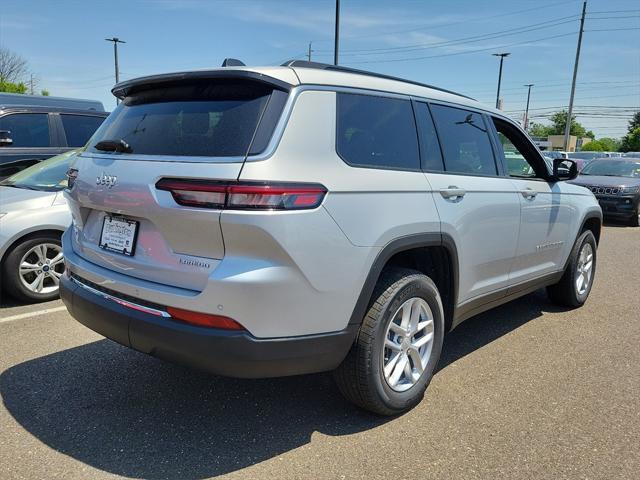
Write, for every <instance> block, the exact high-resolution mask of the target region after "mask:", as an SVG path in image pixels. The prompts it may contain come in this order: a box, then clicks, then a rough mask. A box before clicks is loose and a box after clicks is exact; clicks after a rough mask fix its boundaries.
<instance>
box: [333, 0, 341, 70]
mask: <svg viewBox="0 0 640 480" xmlns="http://www.w3.org/2000/svg"><path fill="white" fill-rule="evenodd" d="M339 46H340V0H336V33H335V43H334V45H333V64H334V65H338V50H339Z"/></svg>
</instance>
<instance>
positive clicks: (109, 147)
mask: <svg viewBox="0 0 640 480" xmlns="http://www.w3.org/2000/svg"><path fill="white" fill-rule="evenodd" d="M94 148H95V149H96V150H102V151H103V152H120V153H132V152H133V149H132V148H131V146H129V144H128V143H127V142H125V141H124V140H122V139H119V140H101V141H99V142H98V143H96V144H95V146H94Z"/></svg>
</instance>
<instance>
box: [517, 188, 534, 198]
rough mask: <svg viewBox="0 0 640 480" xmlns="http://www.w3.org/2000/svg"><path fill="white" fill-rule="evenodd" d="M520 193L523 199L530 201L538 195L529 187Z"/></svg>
mask: <svg viewBox="0 0 640 480" xmlns="http://www.w3.org/2000/svg"><path fill="white" fill-rule="evenodd" d="M520 193H521V194H522V196H523V197H524V198H527V199H530V200H533V199H534V198H536V195H538V192H536V191H535V190H533V189H532V188H529V187H527V188H525V189H524V190H521V191H520Z"/></svg>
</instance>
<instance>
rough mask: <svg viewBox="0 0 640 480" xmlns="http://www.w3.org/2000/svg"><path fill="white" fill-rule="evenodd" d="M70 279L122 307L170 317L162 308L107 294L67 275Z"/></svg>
mask: <svg viewBox="0 0 640 480" xmlns="http://www.w3.org/2000/svg"><path fill="white" fill-rule="evenodd" d="M69 278H70V280H71V281H72V282H74V283H75V284H76V285H78V286H80V287H82V288H84V289H85V290H87V291H89V292H91V293H93V294H95V295H99V296H101V297H102V298H105V299H107V300H111V301H113V302H116V303H118V304H120V305H122V306H123V307H127V308H132V309H133V310H138V311H140V312H144V313H149V314H151V315H155V316H157V317H164V318H171V315H170V314H169V312H166V311H164V310H158V309H156V308H151V307H146V306H144V305H140V304H138V303H134V302H129V301H127V300H123V299H121V298H118V297H114V296H113V295H109V294H108V293H105V292H101V291H100V290H97V289H95V288H93V287H90V286H89V285H85V284H84V283H82V282H81V281H80V280H78V279H76V278H73V277H69Z"/></svg>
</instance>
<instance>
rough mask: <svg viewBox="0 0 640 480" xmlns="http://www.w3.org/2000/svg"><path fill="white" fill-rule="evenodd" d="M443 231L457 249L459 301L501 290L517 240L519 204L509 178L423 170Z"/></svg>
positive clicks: (504, 285)
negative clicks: (429, 184)
mask: <svg viewBox="0 0 640 480" xmlns="http://www.w3.org/2000/svg"><path fill="white" fill-rule="evenodd" d="M425 175H427V178H428V180H429V182H430V183H431V186H432V187H433V198H434V201H435V205H436V208H437V209H438V213H439V215H440V219H441V228H442V232H443V233H445V234H448V235H450V236H451V237H452V238H453V239H454V241H455V242H456V245H457V247H458V261H459V265H460V275H459V285H458V304H461V303H464V302H465V301H467V300H469V299H471V298H473V297H477V296H479V295H484V294H487V293H490V292H492V291H494V290H498V289H501V288H504V287H506V286H507V285H508V281H509V271H510V269H511V263H512V261H513V256H514V255H515V251H516V246H517V243H518V224H519V222H520V202H519V200H518V194H517V193H516V192H515V191H514V189H513V185H512V184H511V182H510V181H509V179H507V178H499V177H473V176H466V175H449V174H434V173H427V174H425Z"/></svg>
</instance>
